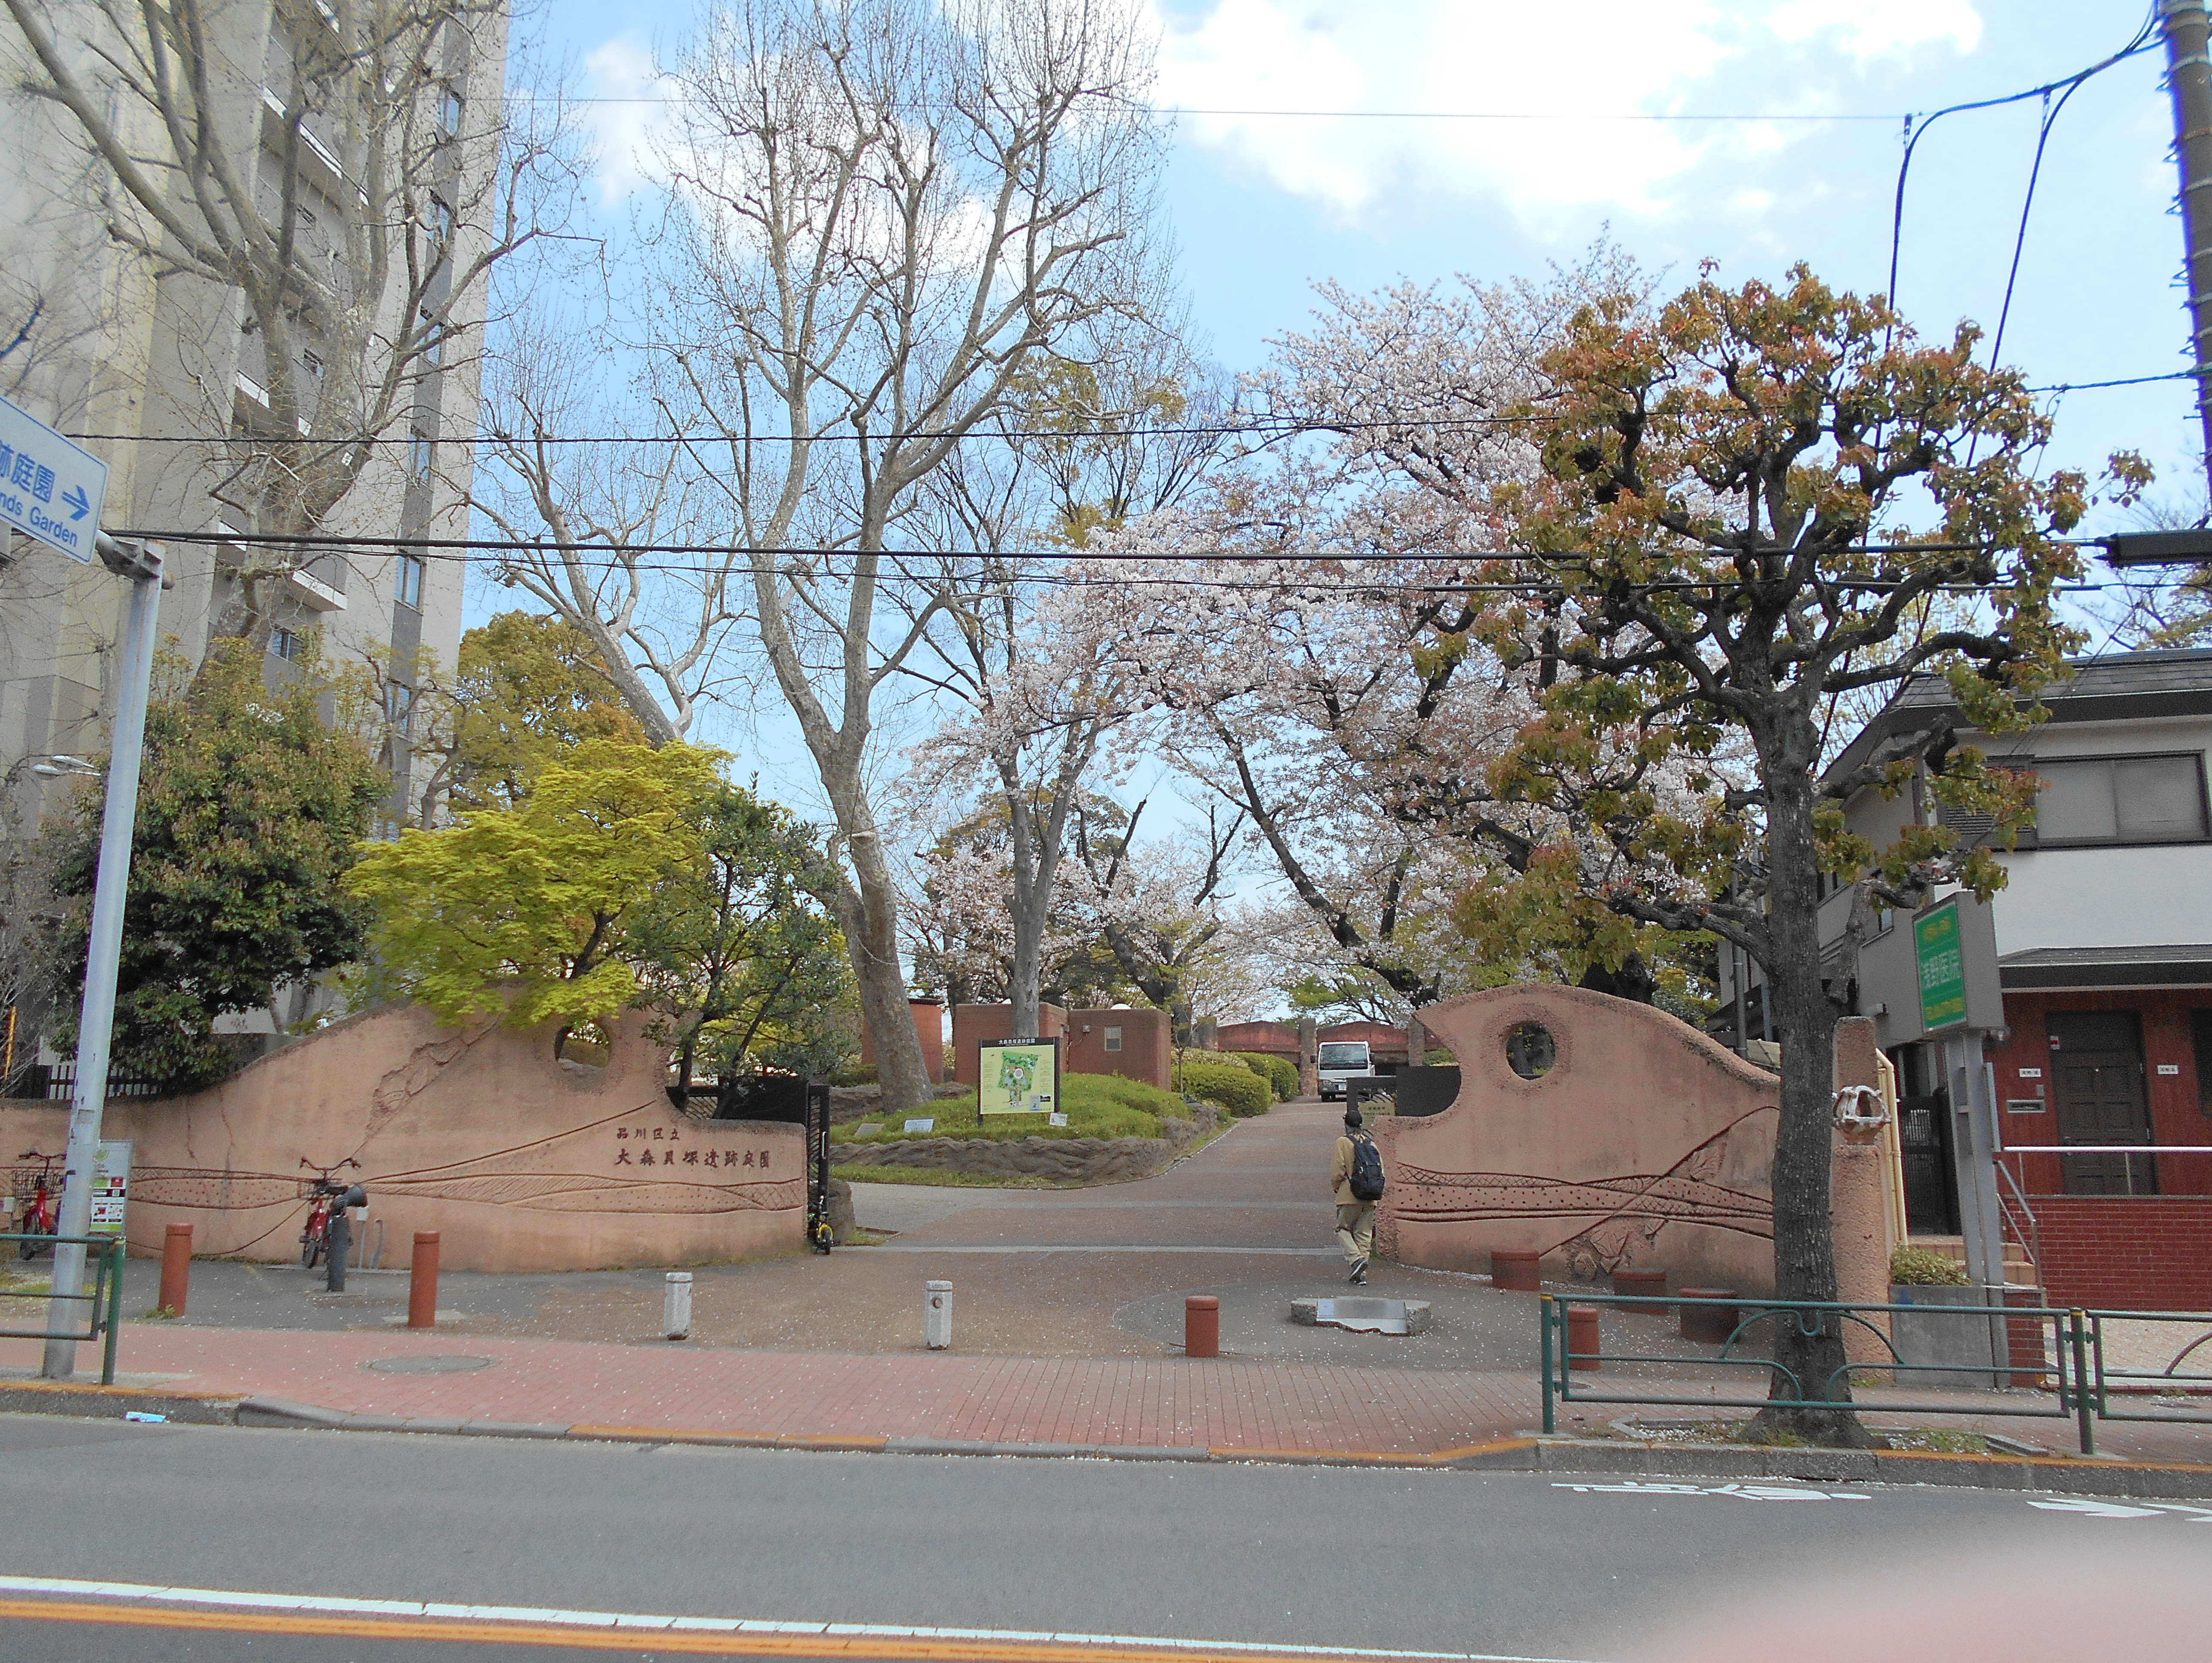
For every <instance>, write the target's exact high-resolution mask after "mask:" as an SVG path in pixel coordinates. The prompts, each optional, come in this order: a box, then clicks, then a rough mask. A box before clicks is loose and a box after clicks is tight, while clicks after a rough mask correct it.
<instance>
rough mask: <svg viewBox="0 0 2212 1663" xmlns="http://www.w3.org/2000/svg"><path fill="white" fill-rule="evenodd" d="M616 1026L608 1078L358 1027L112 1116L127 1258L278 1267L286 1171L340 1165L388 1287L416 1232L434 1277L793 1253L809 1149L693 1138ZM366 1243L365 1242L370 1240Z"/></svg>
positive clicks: (442, 1037) (539, 1042)
mask: <svg viewBox="0 0 2212 1663" xmlns="http://www.w3.org/2000/svg"><path fill="white" fill-rule="evenodd" d="M665 1069H666V1057H665V1052H664V1051H661V1050H660V1049H659V1048H658V1047H656V1046H653V1045H649V1044H647V1042H646V1041H645V1039H643V1037H642V1034H641V1021H639V1020H629V1021H628V1022H626V1023H624V1024H623V1025H621V1026H620V1027H619V1028H618V1030H617V1033H616V1039H615V1044H614V1046H613V1049H612V1054H611V1057H609V1060H608V1063H607V1065H606V1067H605V1069H581V1068H576V1067H574V1066H563V1065H562V1063H560V1062H558V1061H556V1059H555V1057H554V1056H553V1043H552V1036H551V1033H550V1030H547V1029H543V1028H539V1029H526V1030H524V1029H515V1028H511V1027H507V1026H505V1025H504V1024H502V1023H501V1022H500V1021H499V1020H497V1019H495V1018H484V1019H482V1020H478V1021H477V1022H474V1023H472V1024H471V1025H470V1026H466V1027H464V1028H458V1029H457V1028H448V1027H441V1026H438V1024H437V1022H436V1020H435V1018H433V1017H432V1016H431V1015H430V1014H429V1013H428V1011H425V1010H422V1009H421V1008H400V1009H389V1010H380V1011H374V1012H371V1013H369V1014H366V1015H363V1016H360V1017H356V1018H355V1019H354V1020H350V1021H348V1022H343V1023H340V1024H338V1025H337V1026H333V1027H331V1028H327V1029H325V1031H324V1032H322V1033H319V1034H317V1035H316V1036H315V1037H314V1038H313V1039H307V1040H304V1041H302V1042H301V1043H300V1044H298V1045H292V1046H290V1047H289V1048H287V1049H286V1050H284V1051H279V1052H277V1053H276V1055H275V1056H273V1057H264V1059H262V1060H261V1061H260V1062H258V1063H254V1064H253V1065H252V1067H251V1068H248V1069H245V1070H244V1071H243V1072H242V1073H240V1074H239V1075H235V1076H234V1077H233V1078H232V1079H229V1080H227V1081H224V1082H223V1083H222V1085H220V1086H218V1087H215V1088H213V1089H212V1090H210V1091H204V1092H200V1093H195V1094H193V1095H191V1096H189V1097H181V1098H172V1099H167V1100H156V1101H153V1102H116V1103H112V1104H111V1105H109V1106H108V1109H107V1111H106V1116H105V1118H104V1120H103V1123H102V1130H103V1132H104V1134H105V1135H106V1136H108V1137H111V1138H128V1139H130V1140H131V1143H132V1146H133V1147H132V1151H131V1160H132V1181H131V1203H130V1210H129V1220H128V1228H129V1232H130V1238H131V1248H132V1251H133V1252H159V1251H160V1249H161V1240H162V1234H163V1232H164V1229H165V1227H167V1225H168V1224H170V1223H172V1222H176V1223H189V1224H191V1226H192V1227H193V1243H192V1246H193V1249H194V1251H195V1252H202V1253H218V1254H235V1255H238V1256H240V1257H242V1258H250V1259H258V1260H266V1261H271V1262H275V1261H282V1260H286V1259H294V1258H297V1256H298V1253H299V1250H300V1245H299V1235H300V1227H301V1222H302V1221H303V1220H304V1219H305V1217H306V1215H307V1203H306V1199H305V1194H306V1187H305V1185H302V1184H301V1181H300V1180H301V1178H302V1177H303V1176H304V1175H305V1173H304V1169H302V1168H301V1166H300V1164H299V1163H300V1160H301V1157H302V1156H305V1157H307V1159H309V1160H313V1161H314V1162H316V1163H317V1164H319V1165H320V1164H324V1163H329V1162H335V1161H337V1160H342V1159H343V1158H345V1157H348V1156H350V1157H352V1158H353V1159H355V1160H358V1161H360V1162H361V1167H360V1169H359V1170H358V1171H354V1170H350V1169H349V1170H348V1171H347V1172H346V1173H343V1176H344V1177H345V1178H347V1179H350V1180H352V1181H355V1182H357V1183H359V1184H361V1185H362V1186H363V1187H364V1188H366V1189H367V1190H368V1196H369V1215H370V1217H371V1218H372V1220H375V1219H381V1220H382V1221H384V1231H385V1240H386V1247H385V1255H384V1263H385V1264H386V1265H387V1266H392V1265H404V1264H405V1263H406V1262H407V1257H408V1253H409V1251H410V1244H411V1242H412V1240H413V1234H414V1232H415V1231H416V1230H437V1231H439V1232H441V1236H442V1240H441V1255H442V1259H443V1263H444V1264H446V1265H447V1267H449V1268H452V1269H456V1270H604V1269H610V1268H613V1267H617V1266H621V1265H631V1264H647V1265H658V1264H696V1263H702V1262H707V1261H713V1260H723V1259H733V1258H744V1257H746V1256H748V1255H751V1254H757V1253H768V1252H783V1251H787V1250H791V1249H794V1248H798V1247H799V1246H803V1245H804V1240H805V1217H806V1179H805V1165H804V1162H805V1134H804V1133H803V1132H802V1131H801V1130H800V1129H799V1127H797V1126H793V1125H769V1124H759V1123H756V1122H749V1121H723V1120H695V1119H693V1118H690V1116H688V1115H684V1114H679V1113H678V1112H676V1111H675V1110H674V1109H673V1108H671V1106H670V1105H669V1102H668V1099H667V1097H666V1095H665V1093H664V1092H663V1091H662V1089H661V1087H662V1085H663V1082H664V1081H665V1077H666V1072H665ZM67 1136H68V1115H67V1112H66V1110H65V1108H64V1106H60V1105H56V1106H53V1107H52V1108H22V1107H15V1108H9V1109H7V1110H4V1111H0V1142H4V1148H5V1150H6V1153H7V1154H9V1155H10V1156H12V1155H13V1154H15V1153H16V1152H17V1151H19V1150H22V1149H27V1148H38V1149H54V1150H58V1149H59V1148H62V1147H63V1144H64V1142H65V1141H66V1139H67ZM373 1229H374V1226H373V1225H372V1231H373Z"/></svg>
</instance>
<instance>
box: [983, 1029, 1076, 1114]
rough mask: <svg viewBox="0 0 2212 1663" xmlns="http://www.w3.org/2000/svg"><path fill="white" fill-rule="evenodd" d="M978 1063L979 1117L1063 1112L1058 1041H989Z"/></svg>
mask: <svg viewBox="0 0 2212 1663" xmlns="http://www.w3.org/2000/svg"><path fill="white" fill-rule="evenodd" d="M976 1063H977V1068H976V1071H975V1112H976V1113H977V1114H979V1115H984V1114H1043V1115H1050V1114H1057V1113H1058V1112H1060V1041H1059V1040H1058V1039H986V1040H985V1041H983V1043H982V1045H981V1046H980V1047H979V1048H978V1050H977V1053H976Z"/></svg>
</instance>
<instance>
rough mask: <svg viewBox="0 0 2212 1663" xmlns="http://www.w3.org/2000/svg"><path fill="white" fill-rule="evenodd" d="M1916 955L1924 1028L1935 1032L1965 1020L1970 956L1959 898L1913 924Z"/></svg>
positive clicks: (1913, 953)
mask: <svg viewBox="0 0 2212 1663" xmlns="http://www.w3.org/2000/svg"><path fill="white" fill-rule="evenodd" d="M1912 956H1913V958H1914V959H1915V961H1916V962H1917V965H1918V966H1919V969H1920V1026H1922V1027H1923V1028H1926V1029H1928V1030H1929V1031H1930V1032H1931V1033H1932V1032H1933V1031H1934V1030H1936V1029H1937V1028H1948V1027H1949V1026H1952V1024H1954V1023H1955V1022H1963V1021H1965V1020H1966V954H1965V953H1963V952H1961V951H1960V947H1959V900H1958V897H1956V896H1955V895H1954V896H1953V897H1952V898H1951V899H1949V900H1948V901H1946V902H1944V903H1943V905H1941V906H1939V907H1937V908H1936V910H1935V911H1932V912H1925V913H1923V914H1922V915H1921V916H1920V917H1917V918H1915V919H1914V920H1913V921H1912Z"/></svg>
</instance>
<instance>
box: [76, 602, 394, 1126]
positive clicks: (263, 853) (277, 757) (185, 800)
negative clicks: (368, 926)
mask: <svg viewBox="0 0 2212 1663" xmlns="http://www.w3.org/2000/svg"><path fill="white" fill-rule="evenodd" d="M343 692H344V690H343V689H342V688H339V687H336V686H334V685H333V684H331V682H330V681H328V680H327V679H325V677H324V676H323V675H322V674H321V673H320V671H319V666H317V665H314V664H310V665H309V666H307V669H306V671H305V673H300V674H295V675H291V676H289V677H287V678H286V679H285V680H284V681H283V683H282V685H278V686H276V687H274V688H272V687H270V686H269V685H266V683H265V682H264V679H263V673H262V655H261V654H260V652H258V650H256V649H252V648H250V647H249V646H248V645H247V644H246V643H244V642H242V641H238V640H225V641H220V642H218V643H216V645H215V647H214V648H213V649H211V650H210V653H209V654H208V656H207V658H206V660H205V661H204V663H202V664H201V666H200V667H199V669H198V671H197V673H191V672H189V671H188V670H187V669H186V668H185V666H184V665H183V664H182V663H181V661H175V660H165V661H163V663H162V666H161V680H160V683H159V685H157V687H156V690H155V697H153V699H152V700H151V702H150V703H149V705H148V708H147V713H146V741H145V744H146V748H145V758H144V762H143V764H142V771H141V775H140V779H139V788H138V813H137V822H136V825H135V827H134V829H133V832H132V843H131V887H130V892H129V899H128V902H127V905H126V910H125V916H124V926H123V954H122V963H121V968H120V971H119V973H118V978H117V984H116V1006H115V1031H114V1032H115V1039H114V1049H113V1058H114V1062H115V1064H116V1066H118V1068H122V1069H129V1070H131V1071H133V1072H136V1073H140V1074H143V1075H149V1076H150V1077H152V1078H154V1079H155V1080H159V1081H162V1082H164V1083H165V1084H167V1086H169V1087H173V1088H178V1089H184V1088H189V1087H196V1086H200V1085H204V1084H206V1083H208V1082H209V1081H213V1080H216V1079H219V1078H221V1077H222V1075H224V1074H226V1073H228V1071H229V1069H230V1068H231V1066H232V1063H233V1059H234V1051H233V1050H232V1049H231V1047H230V1046H229V1045H228V1044H227V1043H226V1042H225V1041H224V1040H223V1039H222V1038H221V1037H220V1036H218V1035H217V1034H216V1032H215V1023H216V1019H217V1018H219V1017H222V1016H227V1015H231V1014H237V1013H240V1012H244V1011H250V1010H255V1009H258V1008H264V1007H266V1006H269V1005H270V1003H271V1002H272V1001H273V1000H274V999H275V998H276V993H277V990H278V989H279V988H280V987H282V986H283V985H284V984H298V983H301V982H304V981H306V980H307V979H309V978H313V977H315V976H318V975H319V974H321V973H322V972H325V971H328V970H331V969H333V968H335V967H337V966H340V965H343V964H345V963H346V962H348V961H349V960H350V959H354V958H356V956H357V955H358V954H359V953H360V951H361V947H362V925H363V922H364V909H363V908H362V906H361V905H360V904H359V903H358V901H357V900H356V899H354V898H353V897H352V895H350V894H349V892H348V891H347V890H346V888H345V887H344V885H343V880H344V878H345V877H346V875H347V874H348V871H349V868H351V867H352V866H353V865H354V863H355V859H356V847H357V845H358V844H359V842H360V839H361V838H362V836H363V835H364V834H365V833H366V832H367V831H368V827H369V824H370V819H371V817H372V816H373V815H374V813H375V811H376V807H377V805H378V803H379V802H380V801H381V800H382V799H383V796H384V795H385V793H386V791H387V790H388V789H390V782H389V780H388V779H386V777H385V775H384V773H383V771H381V770H380V769H379V768H378V767H377V766H376V764H375V763H374V760H373V759H372V758H371V757H370V754H369V752H368V746H366V745H365V744H364V743H362V740H360V739H359V738H358V737H357V736H356V731H355V730H356V728H359V727H360V726H362V724H360V723H358V722H349V721H348V720H346V719H345V715H346V713H345V712H343V711H341V712H340V713H339V715H340V718H341V719H340V720H339V721H338V722H336V723H335V724H332V725H325V722H324V720H323V716H324V711H323V710H322V708H321V707H322V706H324V705H325V704H326V703H327V702H329V701H330V700H332V699H340V700H341V701H342V700H343ZM100 817H101V799H100V794H99V793H98V792H97V791H96V790H95V791H92V792H88V793H86V794H85V795H83V796H82V798H81V799H80V801H79V806H78V810H77V813H76V816H75V819H74V821H73V823H71V824H70V825H68V826H67V827H66V829H64V831H60V832H58V834H56V835H57V837H58V841H59V844H60V848H59V850H58V870H57V874H56V879H55V887H56V890H57V892H58V893H59V894H60V895H62V896H64V897H66V898H73V899H74V902H75V905H73V907H72V908H71V910H70V913H69V915H68V919H67V922H66V923H65V924H64V929H63V931H62V938H61V940H60V941H59V943H58V950H57V953H56V955H55V962H56V963H57V965H58V966H60V967H61V968H62V971H63V974H64V980H63V983H62V985H61V986H60V988H59V989H58V995H59V997H58V1000H57V1004H58V1007H59V1010H58V1021H57V1024H56V1031H55V1035H54V1037H55V1040H56V1042H57V1043H58V1044H59V1045H63V1046H64V1047H66V1046H70V1045H74V1044H75V1043H76V1012H77V1010H78V1008H79V1006H80V1005H81V1003H82V999H83V996H84V961H85V951H86V944H87V941H88V932H89V929H90V920H91V902H92V892H93V889H94V885H95V883H96V880H97V878H98V873H99V862H100Z"/></svg>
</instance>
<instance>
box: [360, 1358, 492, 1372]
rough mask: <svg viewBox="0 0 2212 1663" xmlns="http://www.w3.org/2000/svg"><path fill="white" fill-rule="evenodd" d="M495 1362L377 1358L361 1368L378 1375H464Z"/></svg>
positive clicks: (469, 1359) (484, 1360) (471, 1359)
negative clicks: (472, 1369) (372, 1369)
mask: <svg viewBox="0 0 2212 1663" xmlns="http://www.w3.org/2000/svg"><path fill="white" fill-rule="evenodd" d="M497 1361H498V1359H497V1358H495V1357H459V1356H429V1357H379V1358H377V1359H376V1361H374V1362H365V1363H363V1364H362V1368H374V1369H375V1370H376V1371H377V1372H378V1373H379V1374H466V1373H468V1371H469V1370H470V1369H471V1368H492V1367H493V1366H494V1365H495V1363H496V1362H497Z"/></svg>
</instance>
